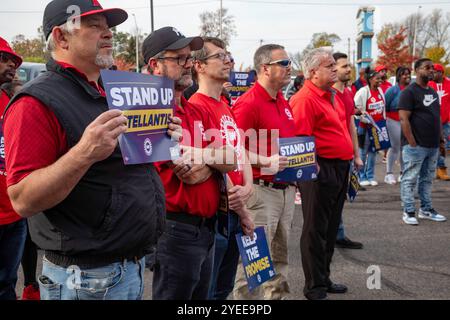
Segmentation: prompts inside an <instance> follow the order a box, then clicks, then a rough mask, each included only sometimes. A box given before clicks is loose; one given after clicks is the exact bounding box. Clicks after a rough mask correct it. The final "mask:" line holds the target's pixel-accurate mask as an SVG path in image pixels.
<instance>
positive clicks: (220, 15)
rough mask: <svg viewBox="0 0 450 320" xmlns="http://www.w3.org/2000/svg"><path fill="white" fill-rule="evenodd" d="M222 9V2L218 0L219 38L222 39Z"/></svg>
mask: <svg viewBox="0 0 450 320" xmlns="http://www.w3.org/2000/svg"><path fill="white" fill-rule="evenodd" d="M222 10H223V3H222V0H220V12H219V21H220V22H219V23H220V39H221V40H223V39H222V33H223V27H222Z"/></svg>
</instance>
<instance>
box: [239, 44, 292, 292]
mask: <svg viewBox="0 0 450 320" xmlns="http://www.w3.org/2000/svg"><path fill="white" fill-rule="evenodd" d="M254 64H255V69H256V72H257V75H258V80H257V81H256V83H255V85H254V86H253V87H252V88H251V89H250V90H248V91H247V92H246V93H245V94H244V95H242V96H241V97H240V98H239V99H238V100H237V102H236V104H235V106H234V107H233V112H234V114H235V117H236V122H237V124H238V127H239V128H240V129H242V130H243V131H244V132H245V133H246V141H245V145H246V149H247V150H248V151H249V157H250V162H251V164H252V169H253V183H254V188H255V192H254V194H253V195H252V197H251V198H250V199H249V200H248V202H247V207H248V210H249V211H250V213H251V214H252V217H253V219H254V222H255V225H256V227H261V226H264V227H265V230H266V235H267V242H268V245H269V250H270V254H271V256H272V260H273V263H274V267H275V270H276V272H277V276H276V277H275V278H274V279H272V280H271V281H268V282H266V283H264V284H263V286H262V288H261V287H259V288H257V289H255V290H254V291H253V292H250V291H249V290H248V287H247V280H246V278H245V273H244V270H243V268H242V265H241V264H239V267H238V271H237V275H236V283H235V289H234V298H235V299H239V300H243V299H262V298H264V299H267V300H279V299H286V298H287V297H288V294H289V292H290V291H289V285H288V261H289V260H288V240H289V233H290V229H291V224H292V219H293V216H294V211H295V203H294V200H295V187H294V186H291V185H289V184H287V183H275V182H274V175H275V174H276V173H278V172H279V171H282V170H284V169H285V168H286V167H287V165H288V161H287V158H286V157H281V156H279V151H278V148H276V147H275V146H277V145H278V141H277V140H278V137H281V138H290V137H294V136H295V126H294V118H293V116H292V110H291V107H290V106H289V104H288V103H287V101H286V100H285V99H284V97H283V94H282V92H281V89H282V88H283V87H284V86H285V85H287V84H288V83H289V82H290V79H291V61H290V60H289V57H288V54H287V52H286V50H285V49H284V47H282V46H280V45H276V44H268V45H264V46H262V47H260V48H259V49H258V50H257V51H256V53H255V56H254ZM251 130H254V131H253V132H254V135H250V136H249V135H248V134H247V132H249V133H250V132H251ZM255 142H256V143H257V144H256V145H257V146H258V147H257V149H256V148H254V146H255Z"/></svg>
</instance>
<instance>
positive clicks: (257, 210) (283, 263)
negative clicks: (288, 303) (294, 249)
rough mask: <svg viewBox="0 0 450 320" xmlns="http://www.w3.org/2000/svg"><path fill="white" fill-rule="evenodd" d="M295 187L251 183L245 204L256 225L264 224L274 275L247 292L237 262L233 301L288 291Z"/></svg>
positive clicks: (269, 297)
mask: <svg viewBox="0 0 450 320" xmlns="http://www.w3.org/2000/svg"><path fill="white" fill-rule="evenodd" d="M294 201H295V187H293V186H290V187H289V188H287V189H286V190H277V189H273V188H269V187H265V186H260V185H255V193H254V195H253V196H252V197H251V198H250V199H249V201H248V203H247V207H248V209H249V211H250V212H251V214H252V217H253V219H254V221H255V225H256V227H264V228H265V230H266V237H267V242H268V245H269V250H270V254H271V256H272V261H273V264H274V267H275V272H276V273H277V275H276V277H275V278H273V279H272V280H271V281H268V282H266V283H264V284H263V285H262V286H260V287H258V288H257V289H255V290H253V291H252V292H250V291H249V290H248V287H247V279H246V278H245V272H244V268H243V267H242V261H239V265H238V270H237V274H236V282H235V286H234V291H233V294H234V299H235V300H262V299H265V300H280V299H283V298H285V297H286V296H287V295H288V294H289V285H288V281H287V279H288V240H289V233H290V230H291V226H292V219H293V217H294V212H295V202H294Z"/></svg>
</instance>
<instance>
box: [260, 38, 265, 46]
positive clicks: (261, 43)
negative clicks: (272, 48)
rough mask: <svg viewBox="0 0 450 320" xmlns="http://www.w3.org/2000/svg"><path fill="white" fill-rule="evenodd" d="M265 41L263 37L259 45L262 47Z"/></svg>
mask: <svg viewBox="0 0 450 320" xmlns="http://www.w3.org/2000/svg"><path fill="white" fill-rule="evenodd" d="M263 42H264V40H263V39H261V40H259V46H260V47H262V45H263Z"/></svg>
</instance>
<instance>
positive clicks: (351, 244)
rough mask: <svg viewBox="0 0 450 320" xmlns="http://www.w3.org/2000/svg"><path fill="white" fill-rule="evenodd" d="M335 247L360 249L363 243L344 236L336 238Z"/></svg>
mask: <svg viewBox="0 0 450 320" xmlns="http://www.w3.org/2000/svg"><path fill="white" fill-rule="evenodd" d="M335 247H336V248H344V249H362V248H363V244H362V243H361V242H356V241H352V240H350V239H349V238H347V237H345V238H344V239H342V240H336V245H335Z"/></svg>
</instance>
